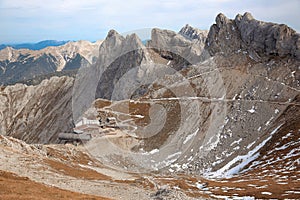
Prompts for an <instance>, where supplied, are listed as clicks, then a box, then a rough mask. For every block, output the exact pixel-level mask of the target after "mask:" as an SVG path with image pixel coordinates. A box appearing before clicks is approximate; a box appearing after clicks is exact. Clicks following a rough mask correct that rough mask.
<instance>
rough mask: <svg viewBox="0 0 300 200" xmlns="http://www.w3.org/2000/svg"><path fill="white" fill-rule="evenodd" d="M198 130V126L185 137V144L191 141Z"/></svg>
mask: <svg viewBox="0 0 300 200" xmlns="http://www.w3.org/2000/svg"><path fill="white" fill-rule="evenodd" d="M198 131H199V128H198V129H197V130H196V131H195V132H194V133H192V134H190V135H188V136H187V137H186V138H185V140H184V141H183V144H186V143H187V142H188V141H190V140H191V139H192V138H193V137H195V136H196V134H197V133H198Z"/></svg>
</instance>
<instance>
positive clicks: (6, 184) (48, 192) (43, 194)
mask: <svg viewBox="0 0 300 200" xmlns="http://www.w3.org/2000/svg"><path fill="white" fill-rule="evenodd" d="M0 199H1V200H17V199H22V200H24V199H28V200H29V199H30V200H35V199H37V200H41V199H42V200H48V199H49V200H50V199H51V200H56V199H74V200H79V199H84V200H107V198H103V197H97V196H92V195H85V194H80V193H76V192H71V191H67V190H62V189H58V188H55V187H49V186H46V185H43V184H40V183H36V182H34V181H31V180H29V179H28V178H26V177H19V176H17V175H15V174H13V173H9V172H4V171H0Z"/></svg>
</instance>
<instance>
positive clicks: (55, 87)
mask: <svg viewBox="0 0 300 200" xmlns="http://www.w3.org/2000/svg"><path fill="white" fill-rule="evenodd" d="M72 85H73V78H70V77H60V78H58V77H52V78H51V79H50V80H44V81H42V83H41V84H39V85H37V86H26V85H24V84H16V85H13V86H7V87H4V88H1V91H0V112H1V115H0V133H1V134H4V135H8V136H12V137H15V138H18V139H21V140H24V141H25V142H28V143H53V142H54V143H56V142H58V138H57V135H58V133H59V132H69V131H71V130H72V127H73V123H72V105H71V102H72V101H71V99H72V96H71V95H72Z"/></svg>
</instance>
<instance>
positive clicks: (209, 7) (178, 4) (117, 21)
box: [0, 0, 300, 43]
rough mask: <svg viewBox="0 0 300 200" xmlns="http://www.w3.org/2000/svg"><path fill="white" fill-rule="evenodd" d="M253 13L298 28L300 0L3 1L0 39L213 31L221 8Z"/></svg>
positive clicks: (0, 4)
mask: <svg viewBox="0 0 300 200" xmlns="http://www.w3.org/2000/svg"><path fill="white" fill-rule="evenodd" d="M246 11H248V12H251V13H252V15H253V16H254V17H255V18H256V19H259V20H263V21H272V22H277V23H285V24H287V25H289V26H290V27H292V28H294V29H295V30H297V32H300V23H299V20H300V0H165V1H164V0H160V1H158V0H152V1H150V0H148V1H147V0H146V1H145V0H107V1H103V0H0V27H1V31H0V43H19V42H37V41H41V40H46V39H55V40H79V39H84V40H91V41H94V40H99V39H102V38H105V36H106V34H107V32H108V31H109V30H110V29H115V30H117V31H118V32H119V33H123V32H128V31H132V30H136V29H142V28H153V27H159V28H165V29H171V30H175V31H179V30H180V28H181V27H182V26H184V25H185V24H187V23H188V24H190V25H192V26H195V27H197V28H200V29H209V27H210V25H212V24H213V23H214V20H215V17H216V15H217V14H218V13H220V12H222V13H224V14H225V15H226V16H228V17H229V18H234V17H235V15H236V14H237V13H241V14H243V13H244V12H246Z"/></svg>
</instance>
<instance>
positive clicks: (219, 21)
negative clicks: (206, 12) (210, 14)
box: [216, 13, 229, 28]
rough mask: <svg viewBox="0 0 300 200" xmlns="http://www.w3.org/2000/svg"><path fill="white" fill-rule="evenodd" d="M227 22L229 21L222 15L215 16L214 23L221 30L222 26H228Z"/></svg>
mask: <svg viewBox="0 0 300 200" xmlns="http://www.w3.org/2000/svg"><path fill="white" fill-rule="evenodd" d="M228 22H229V19H228V18H227V17H226V16H225V15H224V14H223V13H220V14H218V15H217V17H216V23H217V26H218V27H219V28H222V27H223V25H226V24H228Z"/></svg>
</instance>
